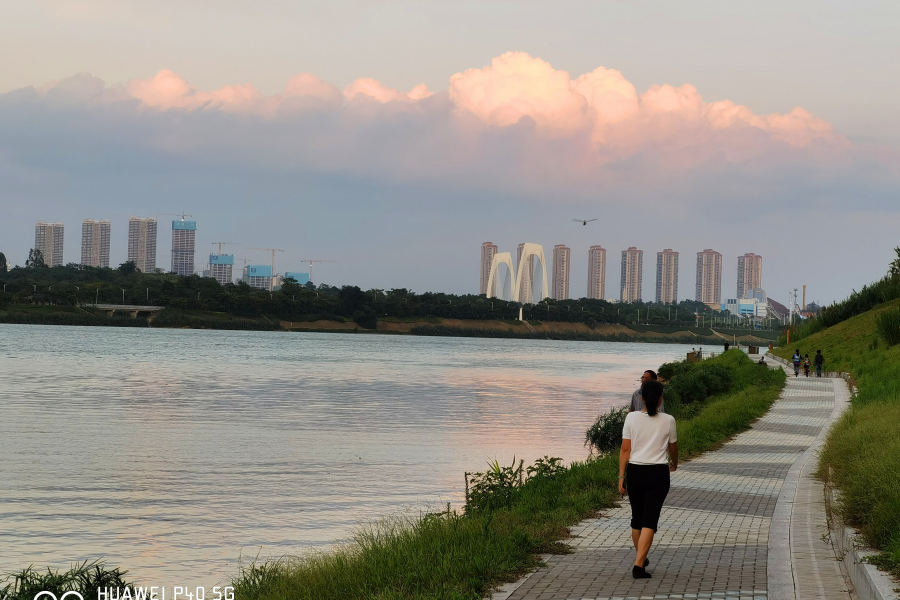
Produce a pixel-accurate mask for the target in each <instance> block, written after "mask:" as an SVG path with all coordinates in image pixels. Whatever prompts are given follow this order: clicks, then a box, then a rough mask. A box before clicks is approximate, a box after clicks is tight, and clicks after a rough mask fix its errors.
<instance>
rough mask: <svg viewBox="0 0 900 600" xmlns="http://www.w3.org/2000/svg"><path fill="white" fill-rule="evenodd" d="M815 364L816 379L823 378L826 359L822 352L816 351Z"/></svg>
mask: <svg viewBox="0 0 900 600" xmlns="http://www.w3.org/2000/svg"><path fill="white" fill-rule="evenodd" d="M813 362H814V363H816V377H821V376H822V365H824V364H825V357H824V356H822V351H821V350H816V358H815V359H813Z"/></svg>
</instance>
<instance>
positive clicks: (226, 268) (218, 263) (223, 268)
mask: <svg viewBox="0 0 900 600" xmlns="http://www.w3.org/2000/svg"><path fill="white" fill-rule="evenodd" d="M233 268H234V255H233V254H210V255H209V276H210V277H212V278H213V279H215V280H216V281H218V282H219V283H220V284H222V285H225V284H226V283H231V282H232V279H231V277H232V271H233Z"/></svg>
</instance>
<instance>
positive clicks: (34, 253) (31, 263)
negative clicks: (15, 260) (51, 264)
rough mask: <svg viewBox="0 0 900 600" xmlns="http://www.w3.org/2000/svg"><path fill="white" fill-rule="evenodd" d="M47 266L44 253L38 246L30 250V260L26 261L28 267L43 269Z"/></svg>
mask: <svg viewBox="0 0 900 600" xmlns="http://www.w3.org/2000/svg"><path fill="white" fill-rule="evenodd" d="M46 266H47V263H46V262H44V253H43V252H41V251H40V250H38V249H37V248H32V249H31V250H29V251H28V260H26V261H25V268H26V269H43V268H45V267H46Z"/></svg>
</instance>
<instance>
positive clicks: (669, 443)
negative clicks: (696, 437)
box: [619, 381, 678, 579]
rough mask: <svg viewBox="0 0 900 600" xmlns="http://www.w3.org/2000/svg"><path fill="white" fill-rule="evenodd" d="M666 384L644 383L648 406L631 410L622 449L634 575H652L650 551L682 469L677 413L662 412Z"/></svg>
mask: <svg viewBox="0 0 900 600" xmlns="http://www.w3.org/2000/svg"><path fill="white" fill-rule="evenodd" d="M662 394H663V387H662V384H661V383H659V382H658V381H647V382H645V383H644V384H643V385H642V386H641V397H642V398H643V401H644V405H645V408H644V409H642V410H641V411H635V412H631V413H628V416H626V417H625V425H624V427H623V428H622V449H621V450H620V452H619V493H620V494H628V502H629V504H631V541H632V543H633V544H634V549H635V552H636V553H637V555H636V556H635V559H634V566H633V567H632V569H631V576H632V577H633V578H634V579H649V578H650V573H648V572H647V571H646V569H647V566H648V565H649V564H650V559H649V558H647V554H649V553H650V547H651V546H652V545H653V536H654V535H655V534H656V531H657V529H658V528H659V514H660V512H661V511H662V506H663V503H664V502H665V500H666V495H667V494H668V493H669V486H670V480H669V477H670V473H674V472H675V471H676V470H677V469H678V432H677V430H676V428H675V417H673V416H672V415H667V414H665V413H660V412H658V410H657V409H658V407H659V403H660V402H661V401H662Z"/></svg>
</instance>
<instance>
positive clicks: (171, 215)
mask: <svg viewBox="0 0 900 600" xmlns="http://www.w3.org/2000/svg"><path fill="white" fill-rule="evenodd" d="M160 214H162V216H164V217H181V220H182V221H184V218H185V217H193V216H194V215H189V214H187V213H160Z"/></svg>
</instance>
